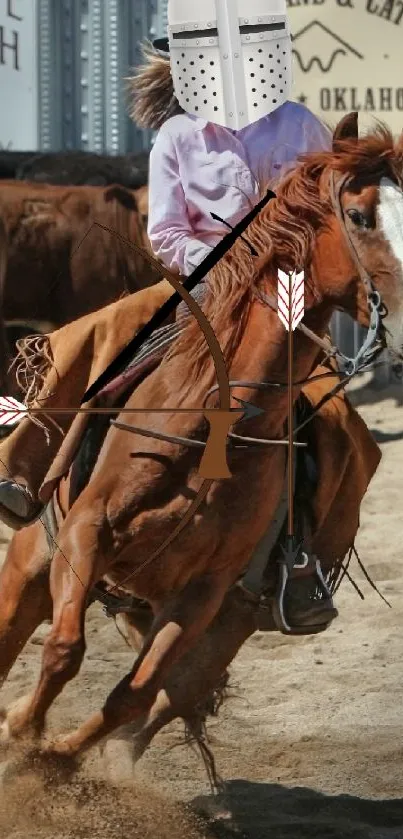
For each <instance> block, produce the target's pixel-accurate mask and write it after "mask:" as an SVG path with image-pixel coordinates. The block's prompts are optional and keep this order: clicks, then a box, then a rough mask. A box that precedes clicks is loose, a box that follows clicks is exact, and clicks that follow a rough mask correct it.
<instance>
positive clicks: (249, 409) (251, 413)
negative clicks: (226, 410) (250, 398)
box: [234, 396, 265, 422]
mask: <svg viewBox="0 0 403 839" xmlns="http://www.w3.org/2000/svg"><path fill="white" fill-rule="evenodd" d="M234 399H235V401H236V402H239V404H240V405H241V406H242V408H243V410H244V411H245V413H244V415H243V417H241V419H240V420H238V422H243V421H244V420H248V419H251V418H252V417H258V416H260V414H264V413H265V412H264V410H263V408H258V407H257V405H253V404H252V402H244V400H243V399H237V398H236V396H234Z"/></svg>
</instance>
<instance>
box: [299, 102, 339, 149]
mask: <svg viewBox="0 0 403 839" xmlns="http://www.w3.org/2000/svg"><path fill="white" fill-rule="evenodd" d="M304 111H305V113H304V117H303V119H302V121H301V122H302V124H301V129H302V132H301V149H300V152H299V153H300V154H304V153H305V152H315V151H330V150H331V148H332V133H331V131H330V130H329V128H327V127H326V125H324V124H323V122H321V121H320V119H318V117H316V116H314V114H312V113H311V112H310V111H309V110H308V108H306V109H304Z"/></svg>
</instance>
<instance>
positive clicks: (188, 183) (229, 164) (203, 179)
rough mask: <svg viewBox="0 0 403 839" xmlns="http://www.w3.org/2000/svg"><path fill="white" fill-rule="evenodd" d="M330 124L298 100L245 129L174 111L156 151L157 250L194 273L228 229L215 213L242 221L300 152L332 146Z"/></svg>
mask: <svg viewBox="0 0 403 839" xmlns="http://www.w3.org/2000/svg"><path fill="white" fill-rule="evenodd" d="M331 142H332V136H331V133H330V131H329V130H328V129H327V128H325V126H324V125H323V124H322V123H321V122H320V121H319V119H317V117H315V116H314V115H313V114H311V112H310V111H309V110H308V109H307V108H305V107H304V105H300V104H298V103H296V102H285V103H284V105H281V107H279V108H277V109H276V110H275V111H273V112H272V113H271V114H269V115H268V116H266V117H263V118H262V119H260V120H258V121H257V122H254V123H253V124H252V125H248V126H247V127H246V128H243V129H241V130H240V131H232V130H230V129H228V128H224V127H223V126H220V125H216V124H215V123H212V122H207V121H206V120H204V119H201V118H200V117H194V116H191V115H190V114H179V115H177V116H174V117H171V119H169V120H167V122H166V123H164V125H163V126H162V128H161V129H160V130H159V132H158V135H157V139H156V141H155V143H154V146H153V148H152V150H151V154H150V174H149V216H148V236H149V239H150V242H151V246H152V249H153V251H154V253H155V254H156V256H158V257H160V259H161V260H162V261H163V262H164V263H165V265H167V267H169V268H171V269H172V270H178V271H179V272H180V273H181V274H182V275H184V276H188V275H189V274H191V273H192V271H193V270H194V268H195V267H196V266H197V265H198V264H199V263H200V262H201V261H202V259H203V258H204V257H205V256H207V254H208V252H209V251H210V250H211V248H213V247H214V246H215V245H216V244H218V242H219V241H220V240H221V239H222V237H223V236H224V235H225V234H226V233H228V228H226V227H225V226H224V225H223V224H221V223H220V222H217V221H215V220H213V219H212V218H211V215H210V213H211V212H214V213H217V215H219V216H220V217H221V218H222V219H225V220H226V221H228V222H229V223H230V224H231V225H233V226H234V225H235V224H237V222H239V221H240V220H241V219H242V218H243V216H245V215H246V213H248V212H249V211H250V210H251V209H252V207H253V206H254V205H255V204H256V203H257V202H258V200H259V198H260V195H261V193H259V186H258V182H260V184H263V185H264V186H266V187H267V188H269V187H270V188H275V184H276V182H277V181H278V180H279V178H280V177H281V176H282V175H283V174H284V173H285V171H287V169H290V168H292V167H293V166H294V165H295V163H296V159H297V157H298V155H300V154H303V153H305V152H309V151H322V150H328V149H330V148H331Z"/></svg>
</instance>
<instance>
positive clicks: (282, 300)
mask: <svg viewBox="0 0 403 839" xmlns="http://www.w3.org/2000/svg"><path fill="white" fill-rule="evenodd" d="M304 305H305V289H304V272H303V271H301V272H300V273H299V274H296V273H295V272H294V273H293V274H286V273H285V272H284V271H279V272H278V298H277V306H278V316H279V318H280V320H281V323H282V324H283V325H284V326H285V328H286V329H287V331H288V332H290V331H292V332H293V331H294V329H296V328H297V326H298V324H299V323H300V322H301V320H302V318H303V317H304Z"/></svg>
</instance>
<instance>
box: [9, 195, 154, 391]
mask: <svg viewBox="0 0 403 839" xmlns="http://www.w3.org/2000/svg"><path fill="white" fill-rule="evenodd" d="M146 215H147V188H146V187H145V188H144V187H143V188H142V189H141V190H139V192H138V195H137V191H136V192H132V191H130V190H127V189H125V188H124V187H120V186H109V187H92V186H91V187H86V186H79V187H59V186H48V185H46V184H34V183H26V182H18V181H3V182H2V183H1V185H0V219H2V224H3V226H4V227H5V231H6V242H1V241H0V353H1V360H0V377H1V379H2V380H3V384H4V381H5V378H4V377H5V370H6V366H7V365H6V362H5V354H4V346H5V336H4V321H5V320H8V321H14V320H18V321H20V322H21V321H24V320H28V321H29V322H30V323H32V322H35V321H37V322H39V321H46V322H48V323H51V324H53V326H54V327H55V328H56V327H59V326H62V325H63V324H65V323H67V322H69V321H71V320H74V319H75V318H77V317H80V316H81V315H84V314H87V313H89V312H91V311H95V310H97V309H100V308H102V307H103V306H106V305H108V304H109V303H111V302H113V301H114V300H117V299H118V298H119V297H121V296H122V294H124V293H125V292H126V293H127V292H134V291H137V290H138V289H140V288H145V287H146V286H148V285H153V284H154V282H155V281H156V280H159V279H160V277H159V276H157V275H156V274H155V273H153V271H152V270H151V269H150V265H149V263H148V262H147V261H146V260H144V259H143V258H142V257H141V256H139V255H138V254H137V253H136V252H134V251H132V250H130V248H128V247H127V246H125V245H124V244H123V243H122V242H121V241H120V240H119V239H118V238H117V237H114V236H113V235H112V234H110V233H109V232H107V231H104V230H102V229H100V228H99V227H96V226H95V227H94V226H93V225H94V222H99V223H100V224H102V225H105V226H106V227H108V228H110V229H111V230H112V231H116V232H118V233H119V234H121V235H122V236H124V237H125V238H126V239H130V240H132V241H134V242H136V244H138V245H141V246H143V247H145V248H149V247H150V246H149V242H148V239H147V235H146V228H145V217H146ZM91 228H92V229H91ZM86 234H88V235H86ZM1 238H2V236H1V230H0V240H1ZM3 238H4V235H3ZM33 331H35V330H33Z"/></svg>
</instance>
